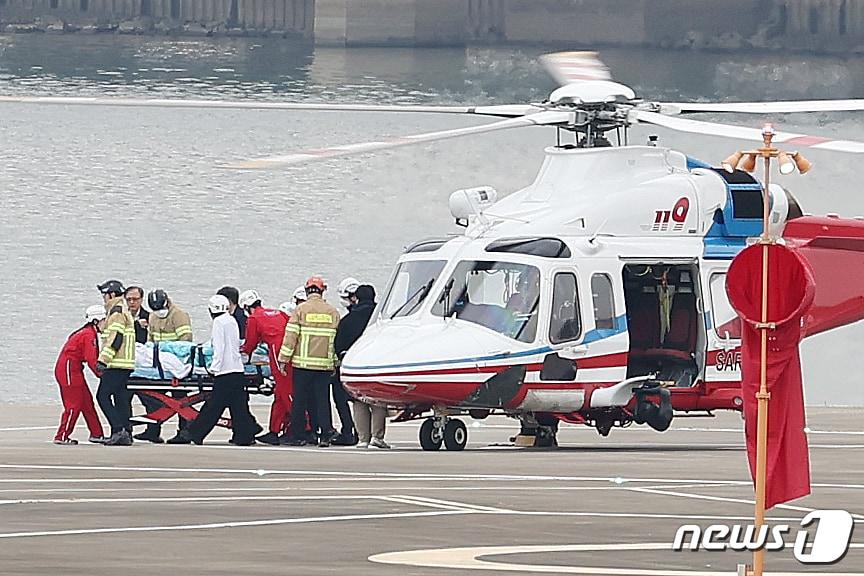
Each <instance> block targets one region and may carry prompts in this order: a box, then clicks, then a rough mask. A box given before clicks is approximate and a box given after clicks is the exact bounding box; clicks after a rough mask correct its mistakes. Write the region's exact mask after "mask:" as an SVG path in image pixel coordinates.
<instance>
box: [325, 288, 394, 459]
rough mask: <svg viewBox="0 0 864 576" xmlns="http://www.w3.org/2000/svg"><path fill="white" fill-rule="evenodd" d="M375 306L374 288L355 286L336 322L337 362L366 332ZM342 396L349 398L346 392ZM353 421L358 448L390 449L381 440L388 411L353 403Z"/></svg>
mask: <svg viewBox="0 0 864 576" xmlns="http://www.w3.org/2000/svg"><path fill="white" fill-rule="evenodd" d="M375 306H376V304H375V288H373V287H372V286H370V285H369V284H363V285H361V286H358V287H357V291H356V292H354V294H353V295H352V297H351V307H350V308H349V311H348V314H347V315H346V316H345V317H344V318H342V321H341V322H339V330H338V332H337V333H336V343H335V349H336V355H337V356H338V357H339V359H340V361H341V359H342V358H344V357H345V354H346V353H347V352H348V350H349V349H350V348H351V346H353V345H354V343H355V342H356V341H357V340H358V339H359V338H360V336H361V335H362V334H363V331H364V330H366V326H367V325H368V324H369V320H370V319H371V318H372V312H373V311H374V310H375ZM340 387H341V382H340ZM343 391H344V388H343ZM345 395H346V396H347V395H348V394H347V392H345ZM354 422H355V425H356V426H357V436H358V443H357V447H358V448H368V447H369V446H372V447H374V448H381V449H383V450H387V449H389V448H390V445H389V444H387V443H386V442H385V441H384V433H385V432H386V426H387V408H385V407H384V406H372V405H371V404H366V403H365V402H361V401H359V400H355V401H354Z"/></svg>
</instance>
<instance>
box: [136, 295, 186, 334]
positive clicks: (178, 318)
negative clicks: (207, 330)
mask: <svg viewBox="0 0 864 576" xmlns="http://www.w3.org/2000/svg"><path fill="white" fill-rule="evenodd" d="M147 304H148V305H149V306H150V319H149V320H148V324H149V325H148V327H147V334H148V336H147V339H148V340H150V341H151V342H177V341H184V342H192V321H191V320H190V319H189V314H187V313H186V312H184V311H183V310H181V309H180V307H179V306H177V305H176V304H174V302H173V301H172V300H171V299H170V298H169V297H168V295H167V294H166V293H165V291H164V290H153V291H152V292H150V294H148V295H147Z"/></svg>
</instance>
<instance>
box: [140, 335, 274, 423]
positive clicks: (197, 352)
mask: <svg viewBox="0 0 864 576" xmlns="http://www.w3.org/2000/svg"><path fill="white" fill-rule="evenodd" d="M144 347H146V348H144ZM208 352H209V349H208V346H207V345H206V344H204V345H199V344H192V343H186V342H183V343H180V342H172V343H167V342H162V343H160V344H159V345H154V344H152V343H151V344H147V345H138V347H136V367H135V371H134V372H132V375H131V376H130V377H129V382H128V386H127V387H128V389H129V391H130V392H134V393H136V394H138V395H139V396H145V397H148V398H149V399H151V400H153V401H152V402H148V404H150V407H149V408H147V407H145V412H144V413H143V414H139V415H133V416H132V418H131V419H130V422H131V424H132V425H133V426H134V425H141V424H161V423H163V422H165V421H166V420H168V419H170V418H171V417H173V416H174V415H175V414H177V415H178V416H180V417H182V418H185V419H186V420H195V419H196V418H197V417H198V407H199V405H201V404H203V403H204V401H205V400H207V398H209V397H210V395H211V393H212V391H213V379H214V377H213V375H212V374H211V373H210V372H209V371H208V368H209V364H210V354H208ZM261 352H262V351H261V350H256V353H255V354H253V356H252V359H251V360H250V362H249V363H248V364H246V365H245V366H244V371H245V374H244V375H245V378H246V392H247V393H248V394H258V395H265V396H270V395H272V394H273V388H274V382H273V379H272V377H271V374H270V365H269V361H268V359H267V353H266V349H264V351H263V354H262V353H261ZM178 354H183V357H181V356H179V355H178ZM166 355H167V356H166ZM178 359H179V360H181V361H182V362H183V363H185V364H186V368H187V369H184V370H178V369H177V367H176V365H175V364H176V360H178ZM167 365H171V366H172V369H171V370H168V369H167V368H166V366H167ZM183 373H185V374H186V375H185V376H183V377H177V376H176V375H175V374H183ZM217 425H218V426H222V427H224V428H230V427H231V420H230V418H222V417H220V419H219V421H218V422H217Z"/></svg>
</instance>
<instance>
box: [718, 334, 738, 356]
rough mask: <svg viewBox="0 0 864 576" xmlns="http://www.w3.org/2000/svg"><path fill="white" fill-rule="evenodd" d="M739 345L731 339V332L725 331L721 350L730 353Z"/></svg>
mask: <svg viewBox="0 0 864 576" xmlns="http://www.w3.org/2000/svg"><path fill="white" fill-rule="evenodd" d="M737 347H738V345H737V344H735V343H734V342H733V341H732V339H731V338H729V332H728V331H725V330H724V331H723V338H721V339H720V348H722V349H723V350H724V351H726V352H728V351H729V350H734V349H735V348H737Z"/></svg>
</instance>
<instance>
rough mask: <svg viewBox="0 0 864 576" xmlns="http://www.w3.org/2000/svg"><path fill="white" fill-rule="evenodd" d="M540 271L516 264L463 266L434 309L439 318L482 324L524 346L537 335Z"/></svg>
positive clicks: (457, 271)
mask: <svg viewBox="0 0 864 576" xmlns="http://www.w3.org/2000/svg"><path fill="white" fill-rule="evenodd" d="M539 304H540V270H538V269H537V268H535V267H534V266H531V265H529V264H515V263H512V262H484V261H466V262H460V263H459V265H458V266H456V269H455V270H454V271H453V275H452V276H451V277H450V279H449V280H448V281H447V283H446V284H445V285H444V289H443V290H442V292H441V294H440V295H438V297H437V300H436V301H435V304H434V305H433V306H432V314H434V315H435V316H446V317H455V318H459V319H460V320H465V321H467V322H473V323H474V324H479V325H481V326H484V327H486V328H489V329H490V330H494V331H495V332H498V333H499V334H503V335H505V336H507V337H508V338H513V339H514V340H518V341H520V342H526V343H527V342H533V341H534V337H535V336H536V335H537V316H538V306H539Z"/></svg>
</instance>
